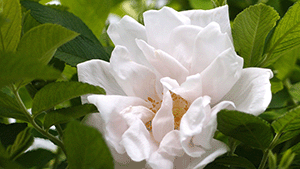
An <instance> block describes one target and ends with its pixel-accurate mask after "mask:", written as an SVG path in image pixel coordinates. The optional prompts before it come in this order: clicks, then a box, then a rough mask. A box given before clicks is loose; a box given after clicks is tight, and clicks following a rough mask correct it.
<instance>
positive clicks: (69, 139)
mask: <svg viewBox="0 0 300 169" xmlns="http://www.w3.org/2000/svg"><path fill="white" fill-rule="evenodd" d="M64 143H65V148H66V151H67V159H68V162H69V168H72V169H89V168H106V169H110V168H111V169H112V168H114V166H113V164H114V163H113V159H112V157H111V154H110V151H109V149H108V147H107V146H106V144H105V141H104V140H103V138H102V136H101V134H100V132H99V131H98V130H97V129H95V128H92V127H89V126H85V125H83V124H80V123H79V122H77V121H72V122H70V123H69V124H68V125H67V128H66V129H65V133H64Z"/></svg>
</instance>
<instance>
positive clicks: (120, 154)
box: [78, 6, 273, 169]
mask: <svg viewBox="0 0 300 169" xmlns="http://www.w3.org/2000/svg"><path fill="white" fill-rule="evenodd" d="M144 23H145V26H143V25H141V24H139V23H138V22H136V21H135V20H134V19H132V18H130V17H128V16H125V17H123V18H122V19H121V20H120V21H119V22H118V23H114V24H112V25H110V27H109V29H108V34H109V36H110V38H111V40H112V41H113V43H114V44H115V49H114V51H113V52H112V56H111V59H110V63H108V62H105V61H102V60H90V61H87V62H84V63H81V64H79V65H78V76H79V80H80V81H82V82H86V83H90V84H93V85H98V86H101V87H103V88H104V89H105V90H106V92H107V95H90V96H88V97H87V98H85V99H83V100H85V102H89V103H92V104H94V105H96V106H97V108H98V110H99V112H100V113H96V114H92V115H90V116H89V117H88V118H87V119H86V123H87V124H89V125H91V126H94V127H96V128H98V129H99V130H100V131H101V132H102V134H103V135H104V137H105V140H106V142H107V144H108V145H109V147H110V149H111V151H112V154H113V157H114V159H115V161H116V163H115V165H116V168H122V167H123V168H154V169H161V168H163V169H169V168H170V169H172V168H178V169H182V168H204V166H205V165H207V164H208V163H210V162H212V161H213V160H214V159H215V158H216V157H218V156H220V155H222V154H224V153H225V152H226V151H227V150H228V147H227V146H226V145H225V144H224V143H222V142H220V141H218V140H216V139H214V138H213V136H214V133H215V131H216V128H217V121H216V115H217V113H218V112H219V111H220V110H221V109H235V110H238V111H243V112H246V113H250V114H254V115H259V114H260V113H262V112H263V111H264V110H265V109H266V108H267V106H268V104H269V103H270V100H271V91H270V81H269V79H270V78H271V77H272V76H273V74H272V72H271V71H270V70H269V69H261V68H246V69H243V59H242V58H241V57H239V56H238V55H237V54H236V53H235V50H234V46H233V43H232V37H231V29H230V23H229V16H228V6H223V7H219V8H215V9H212V10H207V11H204V10H191V11H183V12H176V11H175V10H173V9H171V8H168V7H164V8H162V9H161V10H158V11H155V10H150V11H147V12H145V13H144Z"/></svg>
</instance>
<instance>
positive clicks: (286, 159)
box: [278, 149, 296, 169]
mask: <svg viewBox="0 0 300 169" xmlns="http://www.w3.org/2000/svg"><path fill="white" fill-rule="evenodd" d="M295 156H296V154H295V153H293V152H292V150H291V149H288V150H286V151H285V152H284V154H283V156H282V158H281V160H280V163H279V166H278V168H280V169H288V168H289V166H290V165H291V164H292V162H293V160H294V158H295Z"/></svg>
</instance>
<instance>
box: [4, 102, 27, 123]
mask: <svg viewBox="0 0 300 169" xmlns="http://www.w3.org/2000/svg"><path fill="white" fill-rule="evenodd" d="M0 117H5V118H14V119H18V120H23V121H28V119H27V117H26V116H25V115H24V114H23V113H22V112H21V111H18V110H15V109H11V108H7V107H3V106H1V105H0Z"/></svg>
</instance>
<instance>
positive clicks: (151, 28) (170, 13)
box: [144, 7, 190, 50]
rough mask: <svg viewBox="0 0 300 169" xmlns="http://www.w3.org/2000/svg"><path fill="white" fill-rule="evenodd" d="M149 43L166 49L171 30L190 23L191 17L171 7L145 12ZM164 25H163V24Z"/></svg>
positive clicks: (157, 47)
mask: <svg viewBox="0 0 300 169" xmlns="http://www.w3.org/2000/svg"><path fill="white" fill-rule="evenodd" d="M144 23H145V27H146V33H147V38H148V43H149V44H150V45H151V46H153V47H154V48H156V49H162V50H166V49H167V48H169V45H168V42H169V37H170V33H171V31H172V30H173V29H174V28H176V27H177V26H180V25H186V24H190V19H189V18H188V17H186V16H184V15H182V14H180V13H179V12H177V11H175V10H174V9H172V8H169V7H163V8H162V9H161V10H159V11H156V10H149V11H147V12H145V13H144ZM162 25H163V26H162Z"/></svg>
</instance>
